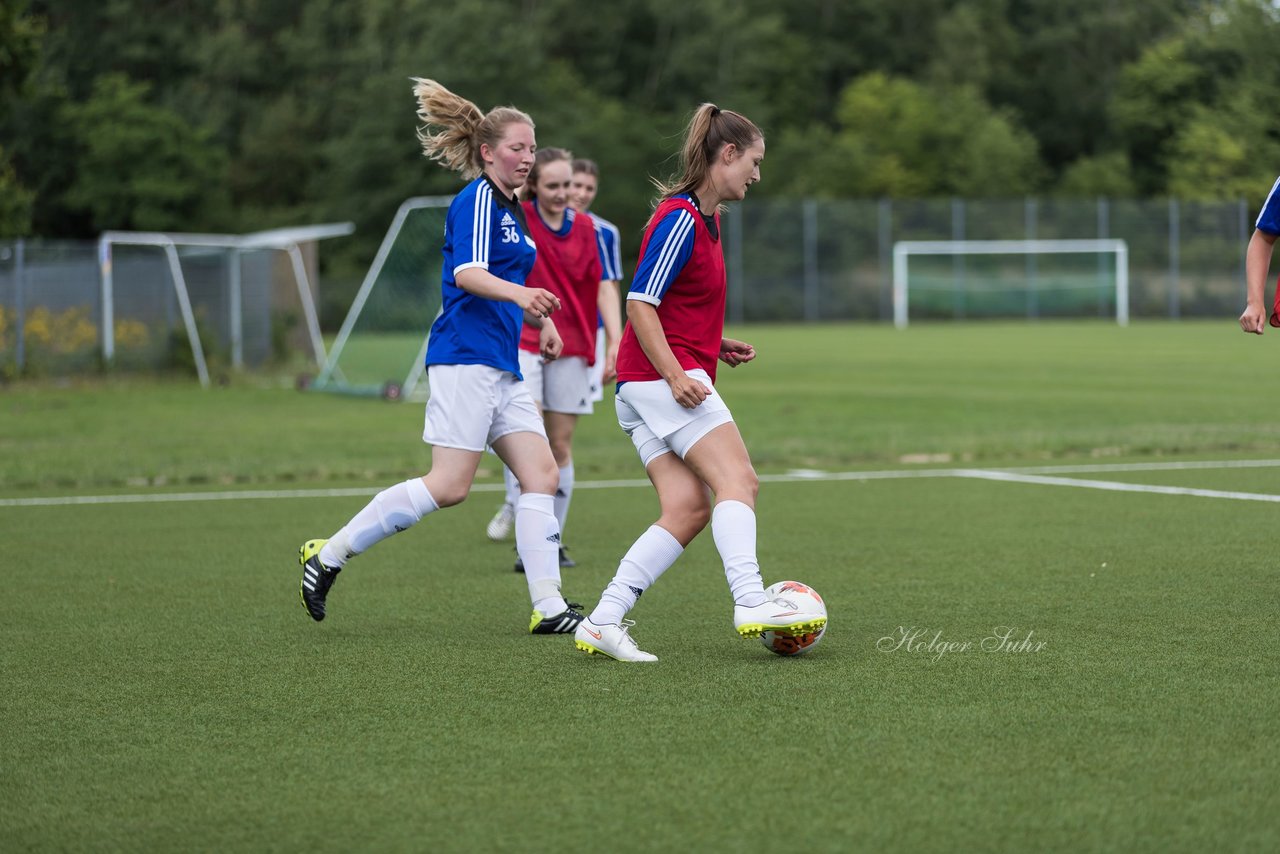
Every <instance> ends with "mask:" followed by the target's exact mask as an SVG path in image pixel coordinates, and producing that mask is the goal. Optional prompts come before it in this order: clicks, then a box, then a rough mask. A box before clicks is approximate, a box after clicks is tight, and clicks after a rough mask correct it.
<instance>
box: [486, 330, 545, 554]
mask: <svg viewBox="0 0 1280 854" xmlns="http://www.w3.org/2000/svg"><path fill="white" fill-rule="evenodd" d="M518 358H519V361H520V373H521V374H522V375H523V376H524V384H525V389H526V390H528V392H529V394H530V395H531V396H532V397H533V402H534V403H535V404H536V405H537V406H538V408H539V409H541V408H542V385H543V382H544V375H543V368H544V367H545V365H544V364H543V361H542V357H541V356H539V355H538V354H537V353H529V352H527V351H525V350H521V351H520V352H519V354H518ZM502 483H503V485H504V486H505V494H504V497H503V500H502V504H500V505H499V506H498V509H497V510H496V511H495V512H494V514H493V518H492V519H490V520H489V524H488V525H487V526H485V531H484V533H485V536H487V537H488V538H489V539H491V540H493V541H494V542H500V541H502V540H505V539H506V538H507V537H509V536H511V532H512V530H513V529H514V528H515V523H516V502H517V501H519V500H520V482H519V481H518V480H516V476H515V475H514V474H512V472H511V469H510V468H508V467H507V466H506V465H505V464H503V466H502ZM516 570H517V571H518V572H522V571H523V567H521V566H520V565H519V563H517V565H516Z"/></svg>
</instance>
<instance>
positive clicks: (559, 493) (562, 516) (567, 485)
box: [556, 460, 573, 542]
mask: <svg viewBox="0 0 1280 854" xmlns="http://www.w3.org/2000/svg"><path fill="white" fill-rule="evenodd" d="M572 500H573V460H569V464H568V465H567V466H565V467H564V468H562V469H560V487H559V488H558V489H557V490H556V521H557V522H559V523H560V539H561V541H562V542H563V540H564V523H565V520H566V519H568V518H569V502H570V501H572Z"/></svg>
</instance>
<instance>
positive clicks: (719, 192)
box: [574, 104, 826, 661]
mask: <svg viewBox="0 0 1280 854" xmlns="http://www.w3.org/2000/svg"><path fill="white" fill-rule="evenodd" d="M763 159H764V135H763V134H762V133H761V132H760V129H759V128H758V127H756V125H755V124H754V123H752V122H751V120H750V119H748V118H747V117H746V116H743V115H741V114H740V113H735V112H732V111H730V110H721V109H720V108H718V107H716V106H715V105H714V104H703V105H702V106H701V107H699V108H698V109H697V111H696V112H695V113H694V115H693V118H692V119H691V120H690V122H689V127H688V130H687V132H686V135H685V143H684V149H683V151H682V152H681V167H682V170H681V174H680V176H679V177H677V178H676V179H675V180H674V181H673V182H671V183H670V184H663V183H658V189H659V192H660V193H661V196H660V199H659V201H658V206H657V209H656V210H655V211H654V213H653V216H652V217H651V218H650V220H649V225H648V227H647V228H646V229H645V235H644V240H643V242H642V243H641V246H640V261H639V263H638V264H637V266H636V274H635V278H634V279H633V281H632V283H631V288H630V290H629V291H628V293H627V327H626V330H625V331H624V332H623V335H622V344H621V346H620V347H619V350H618V393H617V397H616V400H615V405H616V407H617V411H618V422H619V424H620V425H621V426H622V429H623V430H624V431H625V432H626V433H627V435H628V436H630V437H631V441H632V442H633V443H634V444H635V446H636V450H637V451H638V452H639V454H640V459H641V462H643V463H644V466H645V470H646V472H647V473H648V475H649V479H650V480H651V481H652V482H653V485H654V488H655V489H657V491H658V501H659V503H660V505H661V508H662V512H661V515H660V516H659V518H658V520H657V522H655V523H654V524H653V525H652V526H650V528H649V529H648V530H647V531H645V532H644V533H643V534H641V535H640V538H639V539H638V540H636V542H635V543H634V544H633V545H632V546H631V549H630V550H629V551H628V552H627V554H626V555H625V556H624V557H623V558H622V562H621V563H620V564H619V567H618V572H617V574H616V575H615V576H614V578H613V581H611V582H610V583H609V585H608V587H606V588H605V590H604V592H603V593H602V594H601V597H600V603H599V604H598V605H597V606H596V608H595V610H594V611H592V613H591V616H590V617H589V618H588V619H585V620H583V621H582V622H581V623H580V624H579V625H578V628H577V631H576V632H575V635H574V640H575V645H576V646H577V648H578V649H581V650H583V651H584V652H588V653H601V654H603V655H606V656H608V657H610V658H615V659H618V660H619V661H656V660H657V657H656V656H654V655H652V654H650V653H647V652H644V651H643V650H641V649H640V648H639V647H638V646H637V645H636V642H635V640H634V639H633V638H632V637H631V635H630V633H629V629H630V627H631V626H632V625H634V623H632V622H631V621H630V620H625V619H624V617H625V616H626V614H627V612H628V611H630V610H631V608H632V607H634V605H635V604H636V601H637V600H638V599H639V598H640V595H641V594H642V593H644V591H645V590H647V589H648V588H649V587H650V586H652V585H653V583H654V582H655V581H657V580H658V577H659V576H661V575H662V573H663V572H665V571H666V570H667V568H669V567H670V566H671V565H672V564H673V563H675V561H676V559H677V558H678V557H679V556H680V554H681V553H682V552H683V551H684V548H685V546H687V545H688V544H689V543H690V542H691V541H692V540H693V538H694V537H696V536H697V535H698V533H699V532H700V531H702V529H703V528H705V527H706V526H707V522H708V521H710V523H711V533H712V536H713V537H714V538H715V542H716V549H717V550H718V551H719V552H720V557H721V559H722V560H723V561H724V571H725V578H726V580H727V581H728V582H729V591H730V593H731V594H732V596H733V602H734V608H733V623H734V627H735V629H736V630H737V632H738V634H739V635H741V636H743V637H758V636H759V635H760V634H761V633H763V632H765V631H778V632H789V633H793V634H802V633H805V632H810V631H816V630H817V629H818V628H821V627H822V626H823V625H824V624H825V623H826V617H825V616H824V615H822V614H820V613H816V612H810V611H806V610H804V609H803V608H798V607H797V606H796V603H793V602H790V601H782V600H770V599H769V598H768V597H767V596H766V595H765V591H764V582H763V580H762V578H761V575H760V565H759V562H758V560H757V558H756V516H755V501H756V492H757V490H758V487H759V481H758V479H757V478H756V473H755V469H754V468H752V465H751V458H750V456H749V455H748V454H747V448H746V445H745V444H744V443H743V441H742V435H741V434H740V433H739V432H738V427H737V425H736V424H734V423H733V415H732V414H731V413H730V412H729V408H728V406H726V405H725V403H724V401H723V400H721V398H720V395H719V394H717V393H716V391H715V374H716V361H717V359H718V360H720V361H723V362H724V363H725V364H727V365H729V366H730V367H737V366H738V365H740V364H743V363H745V362H749V361H751V360H752V359H754V358H755V355H756V354H755V350H754V349H753V348H752V347H751V345H750V344H747V343H745V342H743V341H735V340H733V339H731V338H725V337H724V305H725V291H726V280H725V267H724V251H723V249H722V247H721V243H720V207H721V205H722V204H723V203H725V202H730V201H740V200H741V199H743V198H744V197H745V196H746V194H747V188H748V187H750V186H751V185H752V184H754V183H756V182H757V181H759V180H760V162H761V161H762V160H763ZM708 490H709V491H710V493H711V494H713V495H714V498H715V501H714V507H713V506H712V501H711V499H710V497H709V495H708Z"/></svg>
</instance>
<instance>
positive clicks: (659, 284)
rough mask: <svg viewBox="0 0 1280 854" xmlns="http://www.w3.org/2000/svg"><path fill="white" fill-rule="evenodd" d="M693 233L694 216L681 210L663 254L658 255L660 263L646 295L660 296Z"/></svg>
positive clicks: (664, 245)
mask: <svg viewBox="0 0 1280 854" xmlns="http://www.w3.org/2000/svg"><path fill="white" fill-rule="evenodd" d="M692 231H693V214H691V213H689V212H688V211H686V210H681V211H680V213H679V214H678V215H677V216H676V224H675V225H674V226H673V227H672V229H671V233H670V234H668V235H667V239H666V241H664V242H663V244H662V251H661V254H659V255H658V263H656V264H654V266H653V275H651V276H650V277H649V281H648V283H647V284H646V286H645V293H647V294H648V295H649V296H653V297H656V296H659V295H660V294H661V293H662V290H663V288H664V287H666V286H667V285H668V284H669V282H668V281H667V279H668V278H669V277H670V276H671V271H672V267H674V266H675V263H676V257H677V256H678V255H679V254H680V250H681V248H682V247H683V246H684V243H685V240H686V239H687V238H688V237H689V236H690V232H692Z"/></svg>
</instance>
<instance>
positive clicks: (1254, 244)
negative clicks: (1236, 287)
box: [1240, 229, 1277, 335]
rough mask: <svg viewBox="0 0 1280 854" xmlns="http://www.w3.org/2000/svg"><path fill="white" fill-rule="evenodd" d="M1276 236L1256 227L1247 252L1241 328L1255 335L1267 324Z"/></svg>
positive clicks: (1260, 332) (1259, 333)
mask: <svg viewBox="0 0 1280 854" xmlns="http://www.w3.org/2000/svg"><path fill="white" fill-rule="evenodd" d="M1276 236H1277V235H1274V234H1267V233H1266V232H1265V231H1258V230H1256V229H1255V230H1254V232H1253V237H1251V238H1249V249H1248V251H1247V252H1246V253H1245V260H1244V278H1245V284H1246V286H1247V290H1246V304H1245V309H1244V313H1243V314H1241V315H1240V329H1241V330H1242V331H1244V332H1252V333H1253V334H1254V335H1261V334H1262V330H1263V329H1265V328H1266V325H1267V305H1266V297H1265V292H1266V284H1267V271H1268V270H1269V269H1270V267H1271V250H1272V249H1273V248H1274V247H1275V243H1276Z"/></svg>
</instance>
